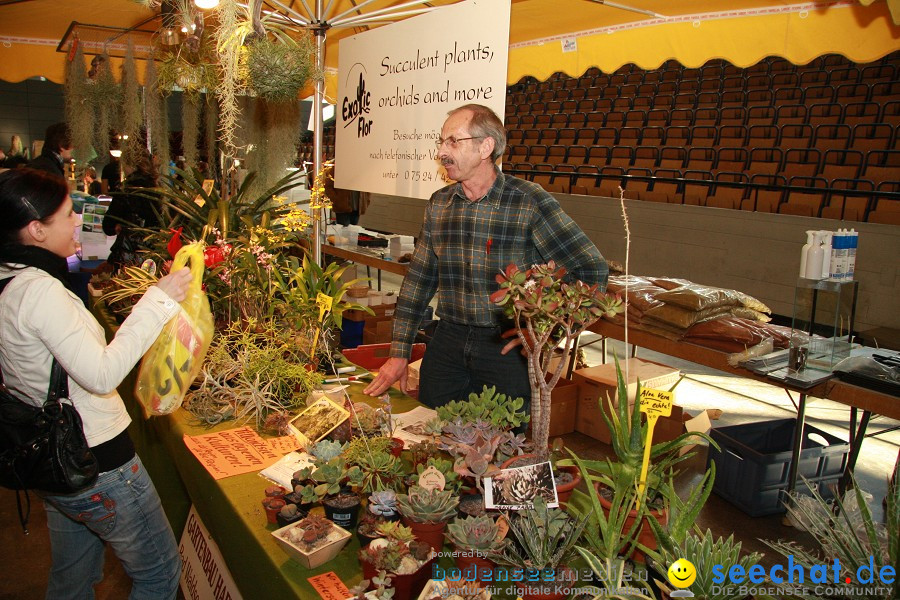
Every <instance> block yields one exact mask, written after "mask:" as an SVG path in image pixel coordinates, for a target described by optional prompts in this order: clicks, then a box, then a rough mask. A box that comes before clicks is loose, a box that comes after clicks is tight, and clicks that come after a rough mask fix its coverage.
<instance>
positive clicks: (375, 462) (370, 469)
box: [356, 450, 403, 493]
mask: <svg viewBox="0 0 900 600" xmlns="http://www.w3.org/2000/svg"><path fill="white" fill-rule="evenodd" d="M356 465H357V466H358V467H359V469H360V470H361V471H362V481H361V483H360V491H362V492H363V493H368V492H380V491H383V490H392V491H399V490H400V489H402V487H403V463H402V461H401V460H400V459H399V458H397V457H396V456H394V455H392V454H390V453H389V452H386V451H384V450H381V451H377V452H368V453H364V454H361V455H360V456H359V457H358V458H357V459H356Z"/></svg>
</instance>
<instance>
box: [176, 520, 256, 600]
mask: <svg viewBox="0 0 900 600" xmlns="http://www.w3.org/2000/svg"><path fill="white" fill-rule="evenodd" d="M178 553H179V554H180V555H181V581H180V582H179V583H180V585H181V592H182V594H184V597H185V598H187V599H188V600H241V594H240V592H238V589H237V586H236V585H235V583H234V579H232V578H231V573H229V572H228V567H226V566H225V559H224V558H222V553H221V552H220V551H219V547H218V546H217V545H216V543H215V542H214V541H213V539H212V536H211V535H210V534H209V531H208V530H207V529H206V525H204V524H203V521H201V520H200V515H199V514H197V509H196V508H194V507H193V506H191V512H190V513H188V520H187V525H185V527H184V533H182V534H181V543H180V544H179V545H178Z"/></svg>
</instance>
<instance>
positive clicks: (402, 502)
mask: <svg viewBox="0 0 900 600" xmlns="http://www.w3.org/2000/svg"><path fill="white" fill-rule="evenodd" d="M458 505H459V497H458V496H457V495H455V494H454V493H453V491H452V490H440V489H433V490H429V489H426V488H423V487H421V486H419V485H414V486H412V487H410V488H409V490H408V493H406V494H398V495H397V506H398V507H399V509H400V514H402V515H403V516H404V517H406V518H407V519H409V520H411V521H415V522H416V523H446V522H447V521H449V520H450V519H452V518H453V517H455V516H456V508H457V506H458Z"/></svg>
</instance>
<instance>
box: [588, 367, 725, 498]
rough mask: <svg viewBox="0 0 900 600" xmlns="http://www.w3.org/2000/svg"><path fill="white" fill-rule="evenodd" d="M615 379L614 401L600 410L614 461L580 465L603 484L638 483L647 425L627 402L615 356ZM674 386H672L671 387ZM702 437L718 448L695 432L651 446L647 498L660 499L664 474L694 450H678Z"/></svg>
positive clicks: (702, 435)
mask: <svg viewBox="0 0 900 600" xmlns="http://www.w3.org/2000/svg"><path fill="white" fill-rule="evenodd" d="M616 380H617V398H618V402H617V403H615V404H613V402H612V400H611V399H607V406H608V408H609V410H608V413H609V414H607V411H603V420H604V421H605V422H606V425H607V427H608V428H609V431H610V435H611V441H610V445H611V446H612V449H613V452H614V453H615V456H616V460H615V461H609V460H593V461H591V460H589V461H583V464H584V465H585V466H586V467H587V469H588V470H589V471H590V472H591V473H592V474H593V475H594V476H597V475H599V476H600V478H601V479H604V478H606V479H607V480H606V481H604V483H605V484H606V485H611V481H610V479H615V480H616V481H634V482H638V483H639V481H640V476H641V466H642V464H643V459H644V445H645V443H646V440H647V431H648V427H649V426H648V425H647V422H646V421H645V420H644V419H643V418H642V416H643V415H642V413H641V412H640V411H639V410H638V408H637V405H634V406H630V405H629V400H628V392H627V388H626V386H625V377H624V376H623V374H622V370H621V368H620V367H619V362H618V359H616ZM675 385H678V384H677V383H676V384H675ZM674 387H675V386H672V388H671V389H674ZM640 396H641V382H640V381H638V382H637V390H636V392H635V396H634V397H635V398H640ZM601 402H602V401H601ZM702 440H706V441H707V442H708V443H709V444H711V445H712V446H714V447H715V448H718V447H719V446H718V444H717V443H716V442H715V440H713V439H712V438H711V437H709V436H708V435H707V434H705V433H700V432H696V431H691V432H687V433H683V434H681V435H679V436H678V437H677V438H675V439H674V440H671V441H668V442H659V443H656V444H653V445H652V446H651V448H650V463H649V466H648V470H647V481H646V496H647V499H648V501H650V502H654V501H657V500H658V501H659V502H662V499H661V497H660V491H661V488H662V487H663V486H664V484H665V480H666V476H667V474H668V473H670V472H671V471H673V470H674V468H675V467H676V466H677V465H679V464H680V463H681V462H682V461H685V460H688V459H689V458H691V457H692V456H694V455H695V454H696V452H694V451H688V452H684V453H681V450H682V449H684V448H686V447H688V446H691V445H693V444H696V443H698V442H700V441H702ZM642 501H643V499H642Z"/></svg>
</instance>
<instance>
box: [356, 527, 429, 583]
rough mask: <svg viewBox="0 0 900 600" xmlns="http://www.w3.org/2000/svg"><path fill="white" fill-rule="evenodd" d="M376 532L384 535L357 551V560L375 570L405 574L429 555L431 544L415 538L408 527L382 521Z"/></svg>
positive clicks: (423, 561)
mask: <svg viewBox="0 0 900 600" xmlns="http://www.w3.org/2000/svg"><path fill="white" fill-rule="evenodd" d="M378 533H379V534H381V535H382V536H384V537H381V538H378V539H375V540H372V542H371V543H370V544H369V545H368V546H366V547H365V548H363V549H362V550H360V551H359V560H360V561H361V562H367V563H369V564H371V565H372V566H373V567H374V568H375V569H376V570H379V571H386V572H387V573H392V574H395V575H407V574H410V573H415V572H416V571H418V570H419V569H420V568H421V567H422V565H424V564H425V562H426V561H427V560H428V559H429V558H430V557H431V554H432V549H431V546H429V545H428V544H427V543H425V542H419V541H417V540H415V539H414V536H413V533H412V530H411V529H410V528H409V527H406V526H404V525H401V524H399V523H396V522H394V523H382V524H381V525H379V526H378Z"/></svg>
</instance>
